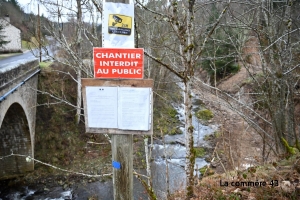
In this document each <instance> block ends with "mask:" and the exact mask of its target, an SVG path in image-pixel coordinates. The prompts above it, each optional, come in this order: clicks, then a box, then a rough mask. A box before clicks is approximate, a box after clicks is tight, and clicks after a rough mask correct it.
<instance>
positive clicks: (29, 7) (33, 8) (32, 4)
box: [17, 0, 47, 16]
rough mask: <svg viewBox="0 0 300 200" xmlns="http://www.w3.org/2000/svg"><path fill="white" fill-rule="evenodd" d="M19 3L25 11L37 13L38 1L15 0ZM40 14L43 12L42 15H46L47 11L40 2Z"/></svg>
mask: <svg viewBox="0 0 300 200" xmlns="http://www.w3.org/2000/svg"><path fill="white" fill-rule="evenodd" d="M17 1H18V2H19V4H20V6H21V7H22V8H23V9H24V11H25V13H31V12H33V13H34V14H36V15H37V14H38V2H37V1H36V0H17ZM40 14H41V15H42V14H44V16H47V12H46V9H45V7H44V6H43V5H42V4H40Z"/></svg>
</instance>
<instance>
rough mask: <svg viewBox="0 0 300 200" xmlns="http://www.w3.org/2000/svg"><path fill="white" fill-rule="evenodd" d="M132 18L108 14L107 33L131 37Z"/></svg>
mask: <svg viewBox="0 0 300 200" xmlns="http://www.w3.org/2000/svg"><path fill="white" fill-rule="evenodd" d="M131 30H132V17H130V16H126V15H119V14H110V15H109V17H108V33H109V34H119V35H131Z"/></svg>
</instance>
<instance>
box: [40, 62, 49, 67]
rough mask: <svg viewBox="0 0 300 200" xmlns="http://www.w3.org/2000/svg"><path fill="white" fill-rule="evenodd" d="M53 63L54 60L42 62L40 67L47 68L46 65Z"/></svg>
mask: <svg viewBox="0 0 300 200" xmlns="http://www.w3.org/2000/svg"><path fill="white" fill-rule="evenodd" d="M51 64H52V62H40V67H41V68H46V67H49V66H50V65H51Z"/></svg>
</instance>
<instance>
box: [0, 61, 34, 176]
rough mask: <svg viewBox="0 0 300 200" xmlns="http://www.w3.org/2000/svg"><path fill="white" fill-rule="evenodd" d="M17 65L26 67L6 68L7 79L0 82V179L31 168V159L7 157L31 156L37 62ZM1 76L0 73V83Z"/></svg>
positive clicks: (32, 163) (19, 173)
mask: <svg viewBox="0 0 300 200" xmlns="http://www.w3.org/2000/svg"><path fill="white" fill-rule="evenodd" d="M19 67H21V68H23V70H24V68H25V69H27V70H24V71H23V72H22V70H15V71H14V70H11V71H7V72H6V74H5V75H6V78H7V79H6V80H9V81H7V82H6V84H3V86H1V85H0V97H3V96H4V95H5V99H2V100H1V102H0V179H7V178H11V177H15V176H18V175H22V174H24V173H26V172H28V171H32V170H34V162H33V160H31V161H29V162H27V161H26V157H19V156H10V155H11V153H14V154H21V155H25V156H30V157H32V158H34V137H35V123H36V122H35V121H36V103H37V101H36V99H37V91H36V89H37V83H38V76H37V75H36V74H37V72H38V71H39V69H38V62H36V61H35V62H29V63H27V64H25V65H22V66H19ZM16 72H18V73H16ZM2 77H5V76H2V74H1V72H0V84H1V83H3V81H2V80H1V78H2ZM6 94H9V95H6Z"/></svg>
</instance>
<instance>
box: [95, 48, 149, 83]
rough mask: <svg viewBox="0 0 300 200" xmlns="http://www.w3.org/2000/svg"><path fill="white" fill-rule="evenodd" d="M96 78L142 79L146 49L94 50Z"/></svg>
mask: <svg viewBox="0 0 300 200" xmlns="http://www.w3.org/2000/svg"><path fill="white" fill-rule="evenodd" d="M93 50H94V77H95V78H116V79H118V78H122V79H124V78H128V79H142V78H143V75H144V49H142V48H129V49H117V48H94V49H93Z"/></svg>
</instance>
